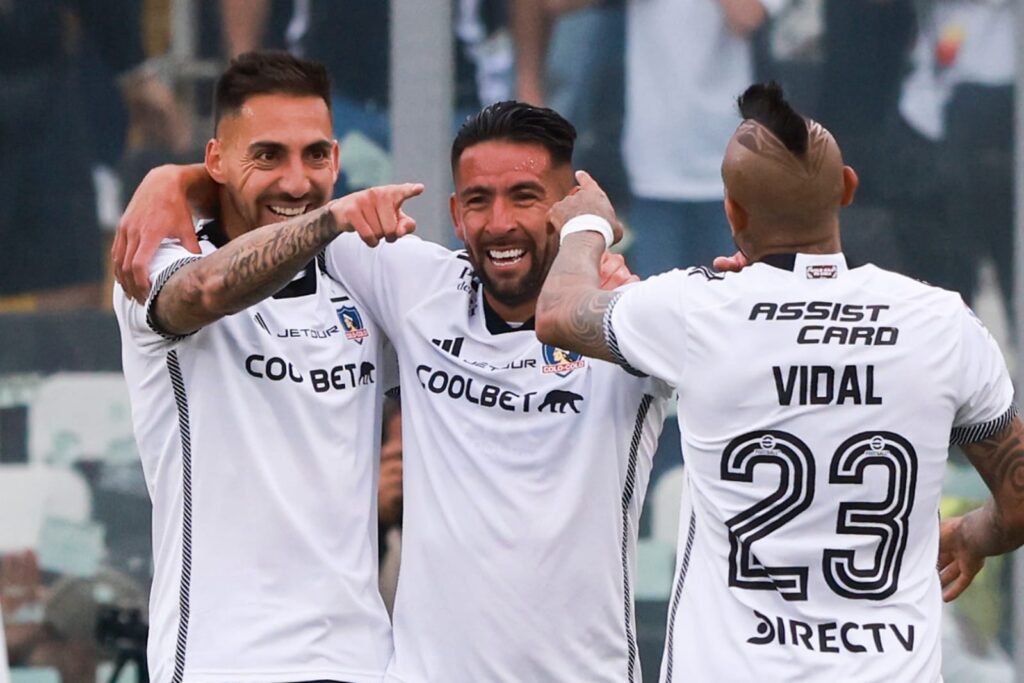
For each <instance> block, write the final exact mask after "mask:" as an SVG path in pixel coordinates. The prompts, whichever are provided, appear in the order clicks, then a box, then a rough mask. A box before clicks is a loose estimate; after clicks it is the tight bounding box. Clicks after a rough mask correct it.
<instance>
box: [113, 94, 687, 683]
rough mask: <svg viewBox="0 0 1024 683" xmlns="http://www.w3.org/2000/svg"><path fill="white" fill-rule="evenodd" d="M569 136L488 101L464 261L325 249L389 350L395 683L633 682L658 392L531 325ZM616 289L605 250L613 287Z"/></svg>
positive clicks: (460, 167) (466, 204)
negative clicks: (395, 508) (395, 474)
mask: <svg viewBox="0 0 1024 683" xmlns="http://www.w3.org/2000/svg"><path fill="white" fill-rule="evenodd" d="M574 138H575V131H574V129H573V128H572V126H571V125H570V124H569V123H568V122H567V121H565V119H563V118H562V117H561V116H559V115H558V114H556V113H555V112H553V111H551V110H547V109H539V108H535V107H530V106H528V105H525V104H520V103H515V102H501V103H497V104H494V105H491V106H489V107H487V108H486V109H484V110H483V111H481V112H479V113H478V114H476V115H474V116H472V117H470V118H469V119H468V120H467V121H466V123H465V124H464V125H463V126H462V128H461V129H460V131H459V133H458V135H457V137H456V139H455V142H454V144H453V146H452V170H453V173H454V177H455V193H454V195H453V196H452V198H451V213H452V219H453V221H454V224H455V231H456V234H457V235H458V236H459V238H460V239H462V240H463V241H464V242H465V247H466V248H465V250H464V251H456V252H452V251H449V250H448V249H445V248H443V247H441V246H438V245H435V244H430V243H428V242H424V241H422V240H420V239H418V238H415V237H409V238H403V239H400V240H398V241H396V242H395V243H393V244H384V245H381V246H380V247H379V248H377V249H373V250H369V249H366V248H365V246H363V245H362V244H361V243H360V242H359V241H358V240H347V239H342V240H335V242H334V243H332V244H331V246H330V247H328V249H327V251H326V262H327V265H328V268H329V269H337V270H338V272H344V273H345V282H346V286H348V287H349V288H350V291H351V292H352V293H353V296H355V297H357V298H359V299H360V300H361V301H363V302H364V303H365V304H366V307H367V310H368V311H370V313H371V315H373V316H374V317H375V319H377V320H378V321H379V323H380V325H381V326H382V328H383V329H384V331H385V332H386V333H387V335H388V337H389V338H390V339H391V340H392V341H393V342H394V345H395V348H396V350H397V352H398V356H399V366H400V372H401V383H402V421H403V422H402V432H403V436H404V443H405V452H404V454H403V457H404V462H403V465H404V482H403V483H404V489H405V490H404V519H403V545H402V568H401V573H400V576H399V582H398V591H397V595H396V598H395V605H394V639H395V655H394V658H393V660H392V662H391V665H390V666H389V667H388V678H387V680H388V681H394V682H401V683H430V682H433V681H446V682H447V683H480V682H481V681H487V682H488V683H521V682H522V681H567V682H569V681H579V682H581V683H582V682H584V681H585V682H586V683H622V682H623V681H638V680H640V671H639V661H638V656H637V635H636V627H635V620H634V616H633V599H632V591H633V581H634V579H633V575H634V565H635V547H636V537H637V533H638V526H637V524H638V519H639V516H640V510H641V508H642V505H643V498H644V491H645V488H646V484H647V480H648V475H649V473H650V466H651V456H652V454H653V452H654V449H655V446H656V442H657V437H658V434H659V433H660V430H661V425H662V419H663V415H664V407H665V399H666V397H667V396H668V390H667V387H666V386H665V385H664V384H662V383H660V382H656V381H652V380H650V379H649V378H645V377H636V376H633V375H630V374H628V373H627V372H625V371H624V370H622V369H621V368H619V367H617V366H616V365H614V364H612V363H606V362H593V361H588V360H584V359H582V358H580V357H579V355H577V354H571V353H566V352H565V351H564V350H560V349H556V348H555V347H552V346H548V345H545V344H541V343H540V342H538V341H537V338H536V336H535V335H534V331H533V314H534V309H535V307H536V301H537V295H538V292H539V291H540V286H541V285H542V283H543V281H544V278H545V277H546V275H547V271H548V269H549V267H550V265H551V263H552V261H553V259H554V258H555V255H556V254H557V252H558V234H557V233H556V232H555V230H554V229H553V228H552V227H551V226H550V225H549V224H548V222H547V213H548V210H549V209H550V207H551V206H552V205H553V204H554V203H555V202H557V201H558V200H559V199H561V198H562V197H564V196H565V195H566V194H567V193H568V192H570V190H572V188H573V172H572V165H571V157H572V148H573V141H574ZM183 174H184V175H187V174H188V172H187V171H183ZM179 180H180V178H179ZM174 184H175V183H172V185H174ZM163 185H164V187H163V189H162V190H161V191H166V190H168V189H170V190H174V187H170V188H168V187H167V183H163ZM155 191H157V186H156V185H155V184H151V185H150V186H149V187H148V188H140V191H139V192H140V193H144V194H146V195H147V196H153V195H152V194H150V193H151V192H155ZM172 194H175V193H174V192H172ZM176 194H177V197H178V198H177V202H178V203H179V204H183V199H182V198H181V197H180V191H178V192H177V193H176ZM178 210H179V211H180V208H179V209H178ZM162 223H163V224H161V225H158V226H156V227H155V231H156V232H157V233H158V234H165V233H166V232H167V225H166V221H164V222H162ZM128 233H129V235H131V237H130V239H133V240H134V239H135V238H136V237H138V235H137V230H129V231H128ZM142 239H152V237H146V236H145V235H143V237H142ZM627 277H628V271H625V269H624V268H623V267H622V260H621V257H611V256H607V255H606V256H605V268H604V273H603V280H604V282H605V286H610V285H611V284H613V283H616V282H622V281H624V280H625V279H627Z"/></svg>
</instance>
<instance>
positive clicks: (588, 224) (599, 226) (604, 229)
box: [558, 213, 615, 248]
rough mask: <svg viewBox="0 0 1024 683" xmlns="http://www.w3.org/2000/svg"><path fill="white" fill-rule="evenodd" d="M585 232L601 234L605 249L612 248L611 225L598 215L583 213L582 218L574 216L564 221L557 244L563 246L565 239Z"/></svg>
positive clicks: (612, 235)
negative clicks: (590, 231)
mask: <svg viewBox="0 0 1024 683" xmlns="http://www.w3.org/2000/svg"><path fill="white" fill-rule="evenodd" d="M585 230H592V231H594V232H599V233H601V235H603V236H604V246H605V248H608V247H610V246H612V242H614V241H615V236H614V234H613V233H612V224H611V223H609V222H608V221H606V220H605V219H604V218H601V217H600V216H598V215H595V214H592V213H585V214H583V215H582V216H576V217H574V218H570V219H569V220H568V221H566V223H565V225H563V226H562V232H561V233H560V234H559V237H558V243H559V244H560V245H561V244H564V243H565V238H566V237H568V236H569V235H571V234H573V233H574V232H583V231H585Z"/></svg>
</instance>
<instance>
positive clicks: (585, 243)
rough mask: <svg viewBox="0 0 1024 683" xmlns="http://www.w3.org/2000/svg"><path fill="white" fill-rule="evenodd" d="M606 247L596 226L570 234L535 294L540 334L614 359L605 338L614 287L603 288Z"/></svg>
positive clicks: (562, 344)
mask: <svg viewBox="0 0 1024 683" xmlns="http://www.w3.org/2000/svg"><path fill="white" fill-rule="evenodd" d="M604 251H605V243H604V237H602V236H601V235H600V234H599V233H596V232H589V231H588V232H579V233H575V234H573V235H569V236H568V237H567V238H566V240H565V244H563V245H562V247H561V249H559V250H558V256H557V257H556V258H555V262H554V263H553V264H551V270H550V271H548V277H547V279H546V280H545V281H544V287H543V288H542V289H541V292H540V298H539V299H537V317H536V328H537V338H538V339H540V340H541V341H542V342H544V343H545V344H551V345H552V346H557V347H558V348H561V349H568V350H569V351H576V352H577V353H582V354H583V355H585V356H590V357H591V358H600V359H601V360H607V361H612V362H614V361H615V359H614V358H613V357H612V354H611V351H609V350H608V344H607V342H606V341H605V338H604V314H605V311H607V310H608V304H609V303H611V301H612V299H614V298H615V296H616V293H615V292H606V291H604V290H602V289H601V288H600V275H599V272H598V268H599V265H598V264H599V262H600V260H601V255H602V254H603V253H604Z"/></svg>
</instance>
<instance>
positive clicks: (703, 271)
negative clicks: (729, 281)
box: [686, 266, 725, 281]
mask: <svg viewBox="0 0 1024 683" xmlns="http://www.w3.org/2000/svg"><path fill="white" fill-rule="evenodd" d="M686 274H687V275H703V276H704V279H705V280H709V281H711V280H724V279H725V275H723V274H722V273H719V272H718V271H717V270H711V269H710V268H708V267H707V266H691V267H690V268H687V269H686Z"/></svg>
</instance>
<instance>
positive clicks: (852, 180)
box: [839, 166, 860, 206]
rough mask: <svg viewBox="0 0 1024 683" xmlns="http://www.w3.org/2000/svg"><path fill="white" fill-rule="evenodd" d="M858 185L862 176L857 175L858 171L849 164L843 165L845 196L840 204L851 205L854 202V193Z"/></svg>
mask: <svg viewBox="0 0 1024 683" xmlns="http://www.w3.org/2000/svg"><path fill="white" fill-rule="evenodd" d="M858 185H860V178H858V177H857V172H856V171H854V170H853V168H851V167H849V166H843V198H842V200H840V202H839V206H849V205H850V204H852V203H853V195H854V193H856V192H857V186H858Z"/></svg>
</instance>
